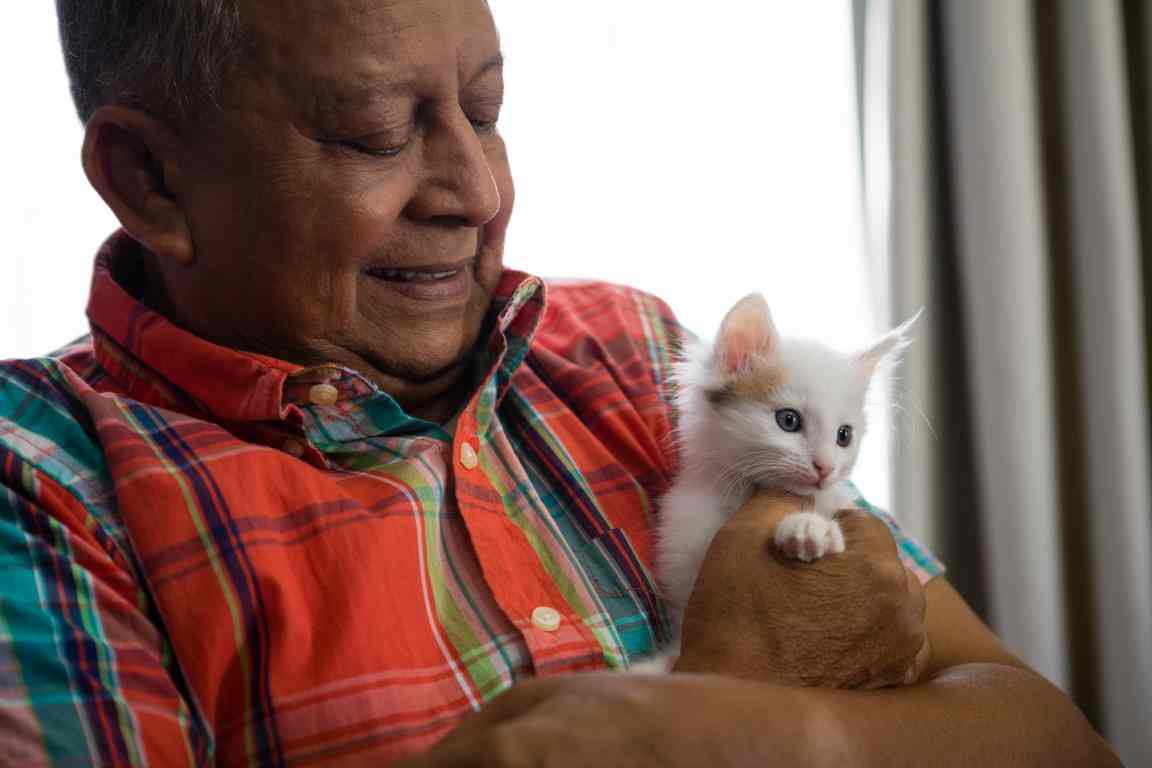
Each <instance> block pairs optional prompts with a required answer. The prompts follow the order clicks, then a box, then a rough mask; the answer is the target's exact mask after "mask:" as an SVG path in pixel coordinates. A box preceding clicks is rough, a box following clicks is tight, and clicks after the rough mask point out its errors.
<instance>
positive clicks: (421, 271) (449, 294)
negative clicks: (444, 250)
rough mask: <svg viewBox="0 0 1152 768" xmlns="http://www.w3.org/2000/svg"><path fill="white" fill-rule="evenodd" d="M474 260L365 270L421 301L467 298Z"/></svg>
mask: <svg viewBox="0 0 1152 768" xmlns="http://www.w3.org/2000/svg"><path fill="white" fill-rule="evenodd" d="M472 264H473V260H472V259H466V260H464V261H456V262H446V263H439V264H425V265H421V266H408V265H405V266H404V267H392V266H376V267H369V268H368V269H366V270H365V274H367V275H368V276H369V277H370V278H372V279H373V281H374V282H376V283H377V284H378V285H380V286H382V287H384V288H386V289H388V290H390V291H392V292H394V293H398V294H400V295H403V296H406V297H408V298H411V299H418V300H421V301H450V300H454V299H460V298H464V297H466V296H467V295H468V293H469V291H470V286H471V282H472V279H471V272H472Z"/></svg>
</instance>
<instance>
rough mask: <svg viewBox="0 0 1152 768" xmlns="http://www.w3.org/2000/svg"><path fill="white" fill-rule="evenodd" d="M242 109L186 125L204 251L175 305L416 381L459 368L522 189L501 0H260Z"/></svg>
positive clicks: (202, 323) (398, 387)
mask: <svg viewBox="0 0 1152 768" xmlns="http://www.w3.org/2000/svg"><path fill="white" fill-rule="evenodd" d="M244 16H245V20H246V23H247V25H248V27H249V28H250V31H251V33H252V35H253V38H254V48H253V51H252V53H251V54H250V56H249V57H248V61H246V63H244V64H242V65H241V66H240V68H239V70H238V71H237V72H236V74H235V75H234V76H233V78H232V79H231V81H230V82H229V84H228V86H227V87H226V89H225V93H224V95H223V97H222V102H223V110H222V111H221V112H219V113H218V114H215V113H211V112H209V113H208V116H207V117H206V119H205V120H204V121H203V123H204V124H203V125H202V126H198V127H197V128H195V129H192V130H187V131H186V134H188V135H185V136H184V140H185V141H186V142H187V144H188V147H189V151H188V155H187V158H186V161H185V162H184V163H183V169H182V178H181V181H180V187H179V194H180V195H181V202H182V204H183V206H184V209H185V211H186V214H187V216H188V221H189V226H190V230H191V234H192V238H193V242H194V248H195V260H194V263H192V264H191V265H190V266H184V267H179V268H174V267H171V266H170V265H169V266H165V267H164V270H165V283H166V291H167V294H168V302H169V306H170V311H172V312H173V313H174V314H175V315H176V319H177V320H178V321H179V322H181V323H182V324H184V325H186V326H188V327H190V328H191V329H192V330H193V331H195V332H197V333H199V334H201V335H203V336H205V337H207V338H210V339H213V340H215V341H218V342H220V343H224V344H229V345H233V346H238V347H241V348H245V349H250V350H255V351H259V352H264V353H266V354H271V355H274V356H278V357H282V358H286V359H289V360H292V361H295V362H299V363H304V364H314V363H323V362H337V363H343V364H346V365H349V366H351V367H354V368H358V369H360V370H363V371H365V372H366V373H370V374H372V375H374V376H375V377H376V378H377V379H378V380H379V381H381V382H382V383H383V384H384V385H385V386H387V387H390V388H391V389H392V390H394V394H397V395H398V396H399V397H401V399H402V400H403V398H404V395H405V389H406V388H412V387H415V388H416V389H417V390H418V389H419V388H420V386H421V385H425V384H429V383H432V382H435V381H439V380H445V379H447V378H452V379H454V378H455V376H456V374H455V373H454V372H456V371H458V370H459V369H460V367H461V365H462V362H463V361H464V360H465V358H466V357H467V356H468V354H469V352H470V350H471V349H472V347H473V345H474V343H475V342H476V339H477V337H478V334H479V332H480V327H481V324H482V322H483V319H484V316H485V313H486V310H487V308H488V306H489V303H490V301H491V298H492V292H493V289H494V288H495V286H496V284H497V282H498V280H499V277H500V273H501V270H502V258H503V242H504V231H505V228H506V226H507V223H508V217H509V215H510V213H511V208H512V198H513V188H512V179H511V174H510V171H509V167H508V159H507V155H506V154H505V149H504V143H503V141H502V140H501V138H500V136H499V135H498V133H497V132H496V129H495V121H496V119H497V117H498V115H499V112H500V106H501V103H502V100H503V76H502V66H501V58H500V44H499V38H498V35H497V32H496V29H495V26H494V24H493V20H492V17H491V14H490V13H489V10H488V7H487V4H486V2H485V0H305V1H303V2H294V3H283V2H280V1H279V0H245V2H244Z"/></svg>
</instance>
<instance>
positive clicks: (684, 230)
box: [0, 0, 888, 504]
mask: <svg viewBox="0 0 1152 768" xmlns="http://www.w3.org/2000/svg"><path fill="white" fill-rule="evenodd" d="M490 4H491V5H492V8H493V11H494V13H495V14H496V19H497V23H498V24H499V26H500V28H501V31H502V35H503V45H504V50H505V54H506V56H507V62H508V63H507V74H506V80H507V85H508V92H507V100H506V106H505V111H504V115H503V117H502V120H501V123H502V128H501V130H502V131H503V133H504V136H505V137H506V139H507V142H508V146H509V152H510V154H511V158H512V165H513V169H514V172H515V176H516V180H517V188H518V194H517V202H516V206H517V212H516V216H515V218H514V219H513V225H512V229H511V230H510V235H509V244H508V255H507V261H508V263H509V265H511V266H514V267H517V268H520V269H524V270H526V271H530V272H534V273H537V274H541V275H545V276H555V277H590V278H598V279H604V280H611V281H615V282H621V283H628V284H631V285H635V286H637V287H640V288H643V289H645V290H648V291H651V292H653V293H655V294H657V295H659V296H661V297H662V298H664V299H665V300H667V301H668V302H669V304H670V305H671V306H672V307H673V309H674V310H675V311H676V312H677V314H678V315H679V316H680V318H681V320H682V321H683V322H684V323H685V324H686V325H687V326H689V327H690V328H692V329H693V330H695V331H696V332H697V333H700V334H703V335H710V334H712V333H713V332H714V331H715V329H716V327H717V325H718V324H719V322H720V319H721V318H722V317H723V314H724V312H725V310H726V309H727V308H728V307H729V306H730V305H731V304H732V303H733V302H734V301H735V300H736V299H738V298H739V297H740V296H742V295H743V294H745V293H747V292H749V291H753V290H758V291H762V292H763V293H764V294H765V295H766V296H767V297H768V300H769V303H770V304H771V305H772V309H773V312H774V314H775V315H776V320H777V323H778V324H779V325H780V327H781V329H782V330H783V331H784V332H785V333H793V334H799V335H805V336H812V337H816V338H820V339H823V340H825V341H828V342H829V343H832V344H834V345H837V346H841V347H846V348H847V347H851V346H855V345H858V344H862V343H863V342H864V341H865V340H866V339H867V338H869V336H870V335H871V334H872V333H874V332H875V331H876V330H877V327H876V323H875V319H874V314H873V301H872V300H871V295H870V293H869V288H870V283H869V276H868V274H867V270H866V263H865V259H864V258H863V254H862V245H861V243H862V237H861V211H860V181H859V179H860V172H859V158H858V153H859V136H858V126H857V119H856V95H855V90H854V88H855V85H854V83H855V80H854V76H853V66H854V64H853V53H852V19H851V4H850V3H848V2H847V0H822V2H804V3H798V2H792V1H791V0H761V2H754V3H753V2H747V0H714V1H713V2H711V3H707V4H703V5H702V4H699V3H685V2H669V0H661V1H659V2H658V1H657V0H630V1H629V2H620V0H584V2H581V3H544V2H527V1H526V0H490ZM53 6H54V4H53V3H43V2H41V3H23V4H20V7H19V9H18V10H12V11H9V16H12V15H13V14H14V15H15V17H16V18H15V19H14V20H13V19H10V20H12V21H13V22H14V23H10V24H5V25H3V27H2V30H0V64H2V66H0V72H2V73H3V74H0V84H2V85H3V88H4V94H5V103H6V104H8V105H9V106H10V107H13V106H14V105H18V110H19V112H18V114H19V116H20V118H21V119H18V120H16V119H12V117H11V116H9V117H8V118H7V119H5V120H4V121H0V147H3V150H2V151H3V152H4V168H5V172H4V174H3V175H4V180H3V182H2V183H0V184H2V186H0V195H2V200H0V203H2V204H0V217H3V218H2V220H0V223H2V225H3V231H4V233H5V235H6V237H7V238H8V240H7V243H6V255H5V257H4V259H3V261H2V262H0V358H5V357H22V356H31V355H37V354H42V353H45V352H48V351H50V350H52V349H55V348H56V347H58V346H60V345H61V344H63V343H65V342H67V341H69V340H71V339H73V338H75V337H76V336H79V335H81V334H82V333H84V332H85V331H86V330H87V325H86V321H85V319H84V315H83V309H84V302H85V298H86V296H87V289H88V280H89V277H90V270H91V260H92V256H93V253H94V251H95V249H96V247H97V246H98V245H99V243H100V242H101V241H102V239H103V238H104V237H105V236H106V235H107V234H108V233H109V232H111V231H112V229H113V228H114V227H115V220H114V219H113V217H112V215H111V214H110V213H109V212H108V211H107V210H106V208H105V207H104V206H103V203H102V202H101V201H100V200H99V198H97V196H96V195H95V193H94V192H92V191H91V189H90V187H89V186H88V183H87V181H86V179H85V178H84V175H83V173H82V172H81V170H80V163H79V153H80V141H81V130H80V126H79V124H78V122H77V120H76V117H75V115H74V113H73V111H72V105H71V102H70V100H69V97H68V88H67V81H66V78H65V75H64V68H63V64H62V59H61V55H60V52H59V45H58V42H57V37H56V21H55V11H54V7H53ZM874 418H876V419H877V422H878V423H877V424H876V425H875V426H874V427H873V431H872V433H871V435H870V436H869V438H868V442H867V443H866V445H865V448H864V451H863V454H862V458H861V464H860V466H859V468H858V470H857V474H856V479H857V482H858V484H859V485H860V486H861V488H862V489H863V490H864V491H865V493H866V494H868V495H869V496H870V497H871V498H873V499H874V500H875V501H877V502H878V503H881V504H885V503H886V502H887V500H888V487H887V474H888V473H887V442H888V440H887V438H888V435H887V428H886V426H885V425H886V423H887V420H886V418H885V414H884V413H877V414H875V417H874Z"/></svg>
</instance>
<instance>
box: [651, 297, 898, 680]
mask: <svg viewBox="0 0 1152 768" xmlns="http://www.w3.org/2000/svg"><path fill="white" fill-rule="evenodd" d="M918 317H919V315H917V317H914V318H912V319H911V320H909V321H908V322H906V323H905V324H904V325H902V326H900V327H899V328H897V329H896V330H894V331H892V332H891V333H889V334H888V335H886V336H884V337H883V338H882V339H880V340H879V341H878V342H877V343H876V344H874V345H873V346H871V347H869V348H868V349H866V350H864V351H863V352H861V353H859V354H855V355H850V354H844V353H841V352H836V351H834V350H832V349H829V348H828V347H825V346H823V345H821V344H818V343H815V342H811V341H801V340H794V339H782V338H780V335H779V334H778V333H777V331H776V326H775V324H774V323H773V322H772V316H771V313H770V312H769V310H768V304H767V302H765V300H764V297H763V296H761V295H759V294H753V295H751V296H748V297H746V298H744V299H743V300H742V301H740V302H739V303H738V304H737V305H736V306H735V307H734V308H733V309H732V311H731V312H729V313H728V316H727V317H726V318H725V320H724V323H723V324H722V325H721V327H720V333H719V335H718V336H717V339H716V342H715V344H714V345H711V344H706V343H701V344H699V345H697V346H696V347H694V348H692V349H690V350H688V352H687V354H686V355H685V358H684V360H683V361H682V362H681V363H680V364H679V365H678V366H677V370H676V383H677V387H678V394H677V409H678V411H679V418H680V424H679V428H678V433H679V434H678V437H679V444H680V460H681V469H680V475H679V477H678V478H677V480H676V482H675V484H674V485H673V486H672V489H671V490H670V491H669V492H668V495H667V496H665V497H664V499H663V503H662V505H661V512H660V525H659V529H658V531H657V555H656V558H657V560H656V568H657V574H658V577H659V580H660V584H661V587H662V589H663V591H664V598H665V601H666V604H667V606H668V612H669V617H670V619H671V621H672V629H673V637H674V638H675V639H674V640H673V641H672V643H671V644H670V645H669V647H668V648H667V649H666V650H664V651H663V652H661V653H659V654H658V655H657V656H655V657H653V658H651V659H649V660H646V661H642V662H640V663H638V664H634V665H633V667H632V669H633V670H635V671H640V672H653V671H666V670H667V669H668V668H669V667H670V666H671V663H672V662H673V661H674V660H675V658H676V655H677V654H678V652H679V635H680V624H681V620H682V617H683V611H684V606H685V604H686V603H687V602H688V596H689V595H690V594H691V592H692V587H693V585H694V584H695V582H696V575H697V573H698V572H699V570H700V564H701V562H702V561H703V559H704V555H705V553H706V552H707V551H708V546H709V544H711V542H712V537H713V536H714V535H715V534H716V531H717V530H719V529H720V527H721V526H722V525H723V524H724V522H725V521H726V520H728V518H729V517H731V515H732V514H733V513H734V512H735V511H736V510H737V509H739V508H740V506H741V505H742V504H743V503H744V502H745V501H746V500H747V499H748V497H749V495H751V493H752V492H753V491H754V490H755V489H757V488H777V489H781V490H784V491H788V492H789V493H793V494H796V495H798V496H808V497H811V499H812V511H810V512H800V513H795V514H792V515H789V516H788V517H786V518H785V519H784V520H783V521H782V522H781V523H780V525H779V526H778V527H777V529H776V534H775V544H776V546H777V547H778V548H779V549H780V550H781V551H782V552H783V553H785V554H786V555H788V556H790V557H794V558H796V559H799V560H803V561H805V562H811V561H812V560H816V559H819V558H821V557H823V556H825V555H832V554H837V553H839V552H843V551H844V535H843V533H842V532H841V530H840V524H839V523H838V522H836V519H835V517H836V512H837V511H838V510H840V509H845V508H850V507H851V506H852V500H851V498H850V497H848V496H847V495H846V494H845V493H844V492H843V491H842V490H841V483H842V482H843V481H844V480H846V479H847V478H848V476H849V475H850V474H851V472H852V468H853V466H855V464H856V456H857V454H858V452H859V450H860V439H861V438H862V437H863V436H864V430H865V420H864V404H865V398H866V396H867V393H868V387H869V385H870V384H871V382H872V379H873V377H874V374H875V372H876V370H877V369H878V368H879V367H880V366H881V365H882V364H887V363H890V362H893V361H894V360H895V358H896V357H897V355H898V353H899V352H900V351H901V350H903V349H904V348H905V347H907V346H908V344H909V343H910V341H911V337H910V331H911V328H912V326H913V324H914V323H915V322H916V319H917V318H918Z"/></svg>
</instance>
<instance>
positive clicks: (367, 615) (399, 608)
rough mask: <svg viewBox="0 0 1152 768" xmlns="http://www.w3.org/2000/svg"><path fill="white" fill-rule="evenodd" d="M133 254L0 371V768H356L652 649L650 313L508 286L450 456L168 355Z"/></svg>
mask: <svg viewBox="0 0 1152 768" xmlns="http://www.w3.org/2000/svg"><path fill="white" fill-rule="evenodd" d="M134 247H135V246H134V244H133V243H132V242H131V241H130V240H129V239H128V238H127V237H126V236H125V235H123V234H118V235H116V236H114V237H113V238H112V239H111V240H109V242H108V243H107V244H106V245H105V246H104V248H103V249H102V250H101V252H100V254H99V256H98V258H97V261H96V269H95V276H94V280H93V288H92V295H91V301H90V305H89V317H90V320H91V328H92V333H91V336H90V337H87V338H85V339H84V340H82V341H80V342H78V343H76V344H74V345H72V346H71V347H69V348H67V349H65V350H62V351H61V352H59V353H57V354H55V355H53V356H50V357H45V358H40V359H36V360H18V361H9V362H5V363H2V364H0V569H2V573H3V576H2V578H0V763H3V764H5V765H32V764H37V765H41V764H50V765H88V764H99V765H117V766H119V765H156V766H179V765H206V764H223V765H278V764H284V763H291V764H299V765H305V764H314V765H338V764H362V763H364V762H367V761H372V762H375V763H379V762H381V761H382V760H387V759H389V758H393V757H396V756H399V755H402V754H406V753H409V752H412V751H415V750H419V749H423V748H426V747H428V746H430V745H431V744H433V743H434V742H436V741H437V740H438V739H440V738H441V737H442V736H443V735H444V734H445V733H446V732H447V731H449V730H450V729H451V728H452V727H453V726H454V725H455V724H456V723H457V722H458V721H459V720H460V718H462V717H463V716H464V715H466V714H467V713H469V712H471V711H472V710H475V709H477V708H478V707H480V706H481V704H483V703H484V702H485V701H487V700H488V699H491V698H492V697H493V696H496V695H497V694H499V693H500V692H501V691H504V690H506V689H507V688H508V687H509V686H511V685H513V684H514V683H516V682H517V681H518V680H522V679H524V678H526V677H530V676H532V675H554V674H561V673H568V672H578V671H582V670H594V669H604V668H622V667H625V666H626V665H627V664H628V659H629V657H631V656H634V655H637V654H643V653H645V652H647V651H649V650H650V649H652V647H653V645H654V643H657V642H659V641H660V639H661V638H662V637H663V636H664V633H665V631H666V629H665V623H664V618H663V612H662V609H661V604H660V602H659V600H658V598H657V597H656V592H655V590H654V588H653V581H652V577H651V573H650V570H649V563H650V561H651V555H652V542H651V538H650V533H649V532H650V530H651V527H652V521H653V516H654V514H655V502H656V499H657V498H658V497H659V496H660V494H661V493H662V492H663V491H664V490H665V489H666V488H667V486H668V485H669V482H670V479H671V475H672V472H673V464H672V462H673V457H672V456H671V455H670V451H669V450H668V448H669V432H670V429H671V424H670V419H671V413H670V408H669V401H668V399H667V397H666V392H665V390H664V382H665V380H666V373H667V371H668V364H669V354H670V350H672V349H674V348H675V347H676V344H677V339H678V337H679V335H680V333H681V330H680V328H679V326H678V325H677V323H676V321H675V320H674V318H673V317H672V315H671V313H670V312H669V311H668V309H667V307H665V306H664V305H663V304H662V303H661V302H659V301H657V300H656V299H654V298H652V297H650V296H648V295H645V294H643V293H640V292H637V291H634V290H631V289H627V288H622V287H617V286H612V285H606V284H601V283H571V284H556V285H550V286H548V287H547V289H546V288H545V285H544V284H543V283H542V282H541V281H540V280H538V279H536V278H534V277H529V276H527V275H524V274H520V273H517V272H512V271H508V272H506V273H505V275H504V278H503V281H502V284H501V286H500V289H499V291H498V298H497V300H496V301H495V303H494V306H493V309H492V312H493V315H492V319H493V331H492V333H491V335H490V337H489V338H488V339H487V340H486V345H485V346H484V348H483V350H480V351H479V358H478V359H479V360H480V362H481V363H482V365H481V373H483V374H484V375H483V376H482V378H479V380H478V383H477V386H476V388H475V390H474V393H473V394H472V396H471V398H470V399H469V401H468V403H467V406H466V408H465V409H464V410H463V411H462V412H461V414H460V415H459V417H458V419H457V420H456V423H455V426H454V428H453V429H452V430H451V431H450V432H449V431H446V430H445V428H443V427H441V426H439V425H436V424H432V423H428V422H425V421H421V420H419V419H416V418H413V417H411V416H409V415H407V414H406V413H405V412H404V411H403V410H402V409H401V408H400V407H399V406H398V405H397V403H396V402H395V401H394V400H393V399H392V398H390V397H389V396H388V395H386V394H384V393H382V392H380V391H379V390H378V389H376V388H375V387H374V386H373V385H372V384H371V383H370V382H369V381H368V380H366V379H365V378H364V377H362V376H361V375H359V374H358V373H357V372H355V371H353V370H349V369H346V368H341V367H339V366H318V367H310V368H302V367H299V366H296V365H291V364H288V363H285V362H282V361H278V360H273V359H269V358H266V357H261V356H259V355H254V354H250V353H246V352H239V351H236V350H231V349H225V348H221V347H218V346H215V345H213V344H210V343H208V342H206V341H204V340H201V339H198V338H196V337H194V336H192V335H190V334H189V333H187V332H185V331H183V330H181V329H179V328H177V327H176V326H175V325H173V324H171V323H169V322H168V321H166V320H165V319H164V318H163V317H161V316H160V315H158V314H157V313H156V312H154V311H152V310H150V309H149V308H148V307H146V306H144V305H143V304H142V303H140V302H139V301H138V300H136V299H135V298H133V296H132V295H131V294H130V293H129V291H127V290H126V289H125V288H124V287H123V285H122V284H121V283H120V282H118V278H119V276H120V272H121V269H120V265H121V263H122V262H126V261H128V260H129V259H128V258H127V255H128V254H129V252H130V251H131V250H132V249H133V248H134ZM113 265H116V267H117V268H116V270H113ZM114 271H115V272H116V277H114V275H113V272H114ZM546 296H547V301H546V299H545V297H546ZM862 504H863V502H862ZM873 511H874V510H873ZM874 512H875V514H878V515H880V516H881V517H884V519H886V520H887V521H888V522H889V523H890V525H893V530H895V531H896V533H897V538H898V541H899V542H900V546H901V549H902V551H903V553H904V556H905V558H906V562H907V563H908V564H909V565H910V566H911V567H913V568H914V569H915V570H917V572H918V573H919V574H920V575H921V577H922V578H924V579H927V578H930V577H931V576H932V575H935V574H936V573H939V565H938V564H937V563H936V561H935V560H934V559H933V558H932V556H931V555H930V554H929V553H927V552H926V551H924V550H923V549H921V548H920V547H919V546H917V545H916V544H915V543H914V542H912V541H911V540H909V539H908V538H907V537H905V536H903V535H902V534H900V532H899V529H898V528H896V527H895V524H894V523H893V522H892V521H891V519H890V518H887V516H885V515H883V513H880V512H878V511H874ZM557 623H558V626H557Z"/></svg>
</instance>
